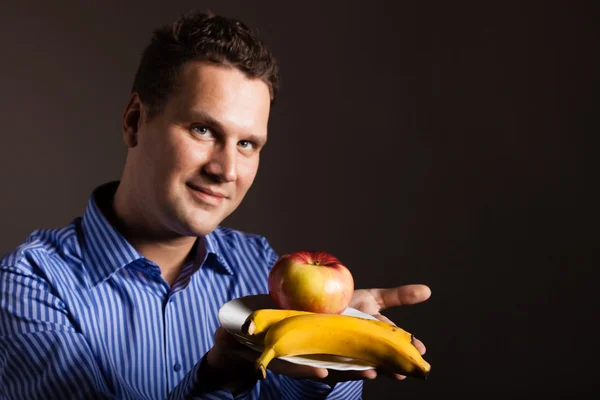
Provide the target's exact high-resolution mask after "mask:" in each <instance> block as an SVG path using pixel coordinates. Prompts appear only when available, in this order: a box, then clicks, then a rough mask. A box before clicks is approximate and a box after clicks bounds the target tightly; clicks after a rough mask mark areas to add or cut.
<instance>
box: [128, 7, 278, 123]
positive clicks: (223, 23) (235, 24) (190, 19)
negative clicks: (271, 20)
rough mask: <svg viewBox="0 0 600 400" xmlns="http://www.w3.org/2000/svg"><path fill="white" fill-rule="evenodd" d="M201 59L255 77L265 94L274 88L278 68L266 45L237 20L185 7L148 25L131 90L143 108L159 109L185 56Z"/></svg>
mask: <svg viewBox="0 0 600 400" xmlns="http://www.w3.org/2000/svg"><path fill="white" fill-rule="evenodd" d="M196 60H206V61H211V62H214V63H218V64H222V65H228V66H233V67H236V68H238V69H239V70H241V71H242V72H244V73H245V74H246V75H247V76H248V77H251V78H260V79H262V80H263V81H264V82H265V83H266V84H267V86H269V91H270V94H271V102H273V101H274V100H275V94H276V93H277V90H278V89H279V67H278V65H277V62H276V60H275V58H274V57H273V55H272V54H271V53H270V52H269V50H268V49H267V47H266V45H265V44H264V43H263V42H262V41H261V40H260V39H259V38H258V37H257V36H256V34H255V33H254V32H252V31H251V30H250V29H249V28H248V27H247V26H246V25H245V24H244V23H243V22H241V21H239V20H236V19H232V18H226V17H222V16H216V15H214V14H212V13H210V12H209V13H206V14H205V13H200V12H190V13H187V14H183V15H181V16H180V18H179V19H177V20H176V21H175V22H173V23H172V24H168V25H164V26H162V27H160V28H158V29H156V30H154V32H153V35H152V40H151V42H150V44H149V45H148V46H147V47H146V48H145V49H144V51H143V53H142V57H141V61H140V64H139V66H138V70H137V72H136V74H135V79H134V82H133V88H132V92H137V93H138V95H139V96H140V100H141V101H142V102H143V103H144V104H145V105H146V106H147V107H149V109H150V110H149V114H150V116H152V115H155V114H156V113H158V112H160V111H161V110H162V107H163V106H164V105H165V104H166V102H167V99H168V97H169V95H171V94H172V92H173V89H174V86H175V84H176V78H177V73H178V71H179V69H180V67H181V66H182V65H183V64H184V63H186V62H187V61H196Z"/></svg>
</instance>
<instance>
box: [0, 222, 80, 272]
mask: <svg viewBox="0 0 600 400" xmlns="http://www.w3.org/2000/svg"><path fill="white" fill-rule="evenodd" d="M79 220H80V219H79V218H77V219H75V220H73V222H71V223H70V224H69V225H67V226H64V227H61V228H44V229H36V230H34V231H32V232H31V233H30V234H29V235H28V236H27V237H26V238H25V240H24V241H23V242H22V243H20V244H19V245H17V247H15V248H13V249H12V250H10V251H9V252H8V253H6V254H4V255H3V256H2V257H0V267H2V268H11V269H21V268H28V267H32V266H38V265H40V264H43V263H44V262H45V261H46V260H49V259H52V258H55V257H61V258H62V257H64V256H65V255H68V256H71V257H72V256H76V255H77V253H78V252H79V246H78V239H77V225H78V222H79Z"/></svg>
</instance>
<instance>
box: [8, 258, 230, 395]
mask: <svg viewBox="0 0 600 400" xmlns="http://www.w3.org/2000/svg"><path fill="white" fill-rule="evenodd" d="M199 365H200V363H198V365H197V366H196V367H194V368H193V369H192V370H191V371H190V372H189V373H188V374H187V375H186V377H184V379H183V380H182V382H180V384H179V385H178V386H177V387H176V389H175V390H174V391H173V392H172V393H171V395H170V396H169V397H168V398H169V399H170V400H176V399H184V398H187V397H186V396H187V395H188V394H189V390H190V389H191V388H193V387H194V385H198V379H197V375H198V367H199ZM108 369H110V366H105V368H104V369H103V368H101V366H100V365H99V364H98V362H97V361H96V358H95V357H94V354H93V352H92V350H91V348H90V347H89V345H88V343H87V341H86V340H85V338H84V337H83V335H82V334H80V333H78V332H77V330H76V328H75V327H74V326H73V324H72V323H71V321H70V318H69V313H68V311H67V310H66V308H65V305H64V303H63V302H62V301H61V300H60V298H59V297H57V296H56V295H55V294H53V289H52V287H51V286H50V285H49V284H48V282H47V281H46V280H45V279H44V278H43V277H41V276H39V275H37V274H35V273H33V270H32V268H31V267H29V266H27V267H6V266H0V382H1V383H2V384H1V385H0V399H2V400H12V399H15V400H22V399H38V398H39V399H44V398H52V399H64V400H68V399H92V400H93V399H102V400H104V399H143V398H147V396H146V395H144V394H143V393H140V391H139V390H138V389H137V388H135V387H133V386H132V385H131V384H130V383H128V382H126V381H125V380H124V379H123V378H122V377H119V376H116V375H113V376H112V379H114V380H116V381H115V382H117V383H116V384H113V385H111V383H110V382H111V381H110V380H107V379H106V376H105V375H104V373H103V371H106V370H108ZM200 381H202V380H200ZM115 386H117V388H115ZM206 398H210V399H222V398H224V399H232V398H233V397H232V396H231V393H230V392H228V391H225V390H222V391H215V392H212V393H210V394H207V397H206Z"/></svg>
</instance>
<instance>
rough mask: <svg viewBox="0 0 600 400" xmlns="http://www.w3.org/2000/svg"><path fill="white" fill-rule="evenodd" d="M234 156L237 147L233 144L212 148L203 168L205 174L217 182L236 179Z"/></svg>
mask: <svg viewBox="0 0 600 400" xmlns="http://www.w3.org/2000/svg"><path fill="white" fill-rule="evenodd" d="M236 156H237V148H236V147H235V146H229V145H223V146H219V147H217V148H215V149H213V152H212V154H211V157H210V160H209V162H208V164H207V165H206V166H205V168H204V169H205V171H206V173H207V174H209V175H211V176H213V177H214V178H215V179H216V180H218V181H219V182H233V181H235V180H236V179H237V165H236V160H237V158H236Z"/></svg>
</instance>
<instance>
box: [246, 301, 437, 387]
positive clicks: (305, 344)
mask: <svg viewBox="0 0 600 400" xmlns="http://www.w3.org/2000/svg"><path fill="white" fill-rule="evenodd" d="M242 331H243V332H244V333H245V334H248V335H259V336H263V337H264V339H263V341H264V350H263V352H262V354H261V355H260V356H259V357H258V359H257V360H256V369H257V371H258V373H259V378H260V379H265V378H266V368H267V366H268V364H269V362H270V361H271V360H272V359H273V358H275V357H286V356H298V355H315V354H330V355H336V356H341V357H350V358H354V359H359V360H363V361H367V362H369V363H371V364H373V365H374V366H376V367H380V368H384V369H387V370H390V371H393V372H396V373H399V374H402V375H406V376H412V377H417V378H426V377H427V375H429V371H430V370H431V366H430V365H429V363H428V362H427V361H425V360H424V359H423V357H422V356H421V354H420V353H419V351H418V350H417V348H416V347H415V346H414V345H413V344H412V343H411V339H412V335H411V334H410V333H408V332H406V331H404V330H403V329H401V328H399V327H397V326H394V325H391V324H388V323H386V322H383V321H378V320H370V319H366V318H360V317H356V316H350V315H341V314H320V313H311V312H305V311H294V310H277V309H261V310H257V311H255V312H253V313H252V314H250V315H249V316H248V318H247V319H246V321H245V323H244V324H243V326H242Z"/></svg>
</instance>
